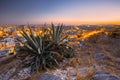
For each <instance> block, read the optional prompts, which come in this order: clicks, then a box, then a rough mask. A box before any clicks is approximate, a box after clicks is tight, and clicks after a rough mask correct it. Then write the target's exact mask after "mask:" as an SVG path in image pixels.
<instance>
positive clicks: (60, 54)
mask: <svg viewBox="0 0 120 80" xmlns="http://www.w3.org/2000/svg"><path fill="white" fill-rule="evenodd" d="M29 29H30V34H27V33H26V32H25V31H23V32H22V36H23V37H24V38H25V40H26V41H27V42H26V43H24V47H25V50H26V51H29V52H30V53H29V54H26V57H27V56H30V57H31V58H29V59H27V60H25V61H26V62H25V65H27V66H31V69H32V72H35V71H38V70H41V69H46V68H54V67H55V66H58V65H59V62H60V61H62V60H63V59H64V58H68V57H71V52H72V51H71V50H72V49H70V47H68V46H67V45H65V44H64V43H61V42H63V40H64V39H65V38H66V36H64V35H63V34H62V31H63V25H58V26H56V27H55V26H54V24H52V29H51V31H50V30H44V31H43V32H44V34H42V35H41V34H38V35H37V36H35V35H34V33H33V31H32V30H31V28H29Z"/></svg>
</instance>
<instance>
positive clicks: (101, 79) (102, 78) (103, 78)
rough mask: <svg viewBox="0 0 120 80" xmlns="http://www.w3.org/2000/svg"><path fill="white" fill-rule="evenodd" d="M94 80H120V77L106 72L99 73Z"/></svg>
mask: <svg viewBox="0 0 120 80" xmlns="http://www.w3.org/2000/svg"><path fill="white" fill-rule="evenodd" d="M92 79H93V80H120V77H118V76H117V75H114V74H111V73H108V72H105V71H97V72H96V73H95V74H94V75H93V77H92Z"/></svg>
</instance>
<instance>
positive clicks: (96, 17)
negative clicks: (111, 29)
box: [0, 0, 120, 24]
mask: <svg viewBox="0 0 120 80" xmlns="http://www.w3.org/2000/svg"><path fill="white" fill-rule="evenodd" d="M51 22H53V23H64V24H120V0H0V24H27V23H31V24H41V23H43V24H44V23H51Z"/></svg>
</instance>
